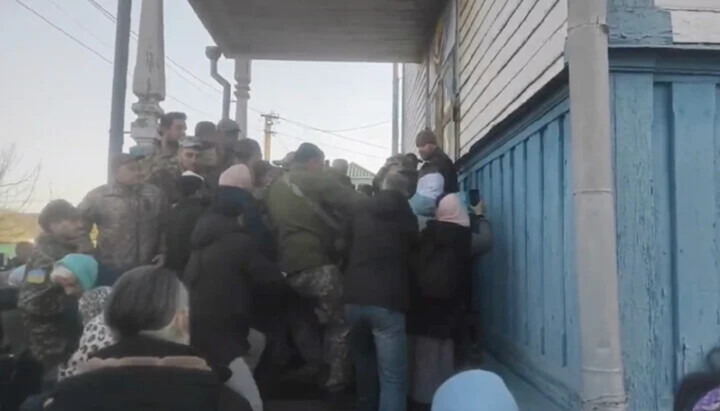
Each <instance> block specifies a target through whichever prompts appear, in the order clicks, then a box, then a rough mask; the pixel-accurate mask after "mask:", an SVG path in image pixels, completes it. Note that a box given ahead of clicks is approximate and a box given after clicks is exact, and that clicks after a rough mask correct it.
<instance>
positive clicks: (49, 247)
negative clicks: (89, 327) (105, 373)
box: [18, 235, 88, 370]
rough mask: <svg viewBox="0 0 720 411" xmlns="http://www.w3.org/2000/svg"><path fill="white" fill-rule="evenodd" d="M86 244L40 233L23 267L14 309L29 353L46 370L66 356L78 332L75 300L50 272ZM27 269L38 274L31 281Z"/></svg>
mask: <svg viewBox="0 0 720 411" xmlns="http://www.w3.org/2000/svg"><path fill="white" fill-rule="evenodd" d="M87 244H88V241H87V238H83V239H78V240H76V241H71V242H67V241H61V240H59V239H57V238H54V237H52V236H50V235H42V236H40V237H39V238H38V239H37V241H36V248H35V251H34V252H33V255H32V257H30V261H29V262H28V264H27V267H26V274H25V278H23V284H22V285H21V286H20V294H19V296H18V308H19V309H20V311H21V312H22V316H23V323H24V327H25V330H26V332H27V336H28V344H29V348H30V352H31V353H32V355H33V356H34V357H35V358H36V359H37V360H38V361H40V362H42V364H43V366H44V367H45V369H46V370H49V369H51V368H53V367H55V366H57V365H59V364H60V363H62V362H64V361H66V360H67V359H68V358H70V356H71V355H72V353H73V352H74V351H75V349H76V348H77V344H78V341H79V339H80V334H81V333H82V324H81V323H80V317H79V314H78V311H77V300H75V299H74V298H72V297H69V296H67V295H66V294H65V291H64V290H63V288H62V287H61V286H59V285H56V284H53V283H52V282H51V281H50V272H51V271H52V269H53V266H54V265H55V262H56V261H58V260H60V259H62V258H63V257H65V256H66V255H67V254H70V253H77V252H82V251H85V249H84V248H85V247H84V246H86V245H87ZM30 272H36V273H38V274H37V276H35V277H34V278H35V279H34V280H33V281H30V280H29V279H28V273H30ZM38 276H39V277H38Z"/></svg>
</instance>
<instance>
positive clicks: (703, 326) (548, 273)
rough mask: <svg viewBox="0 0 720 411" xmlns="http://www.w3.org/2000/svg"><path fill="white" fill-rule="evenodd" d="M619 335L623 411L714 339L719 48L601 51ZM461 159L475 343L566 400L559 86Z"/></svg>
mask: <svg viewBox="0 0 720 411" xmlns="http://www.w3.org/2000/svg"><path fill="white" fill-rule="evenodd" d="M610 91H611V103H612V108H611V109H612V110H611V112H612V116H613V118H612V121H613V127H612V130H613V139H614V162H615V163H614V171H615V182H616V211H617V241H618V244H617V247H618V250H617V251H618V275H619V287H620V290H619V298H620V321H621V333H622V335H621V338H622V346H623V362H624V367H625V380H626V387H627V390H628V394H629V399H630V410H632V411H649V410H662V411H669V410H671V409H672V400H673V398H672V393H673V391H674V389H675V387H676V386H677V383H678V382H679V381H680V379H682V377H683V376H684V375H686V374H687V373H689V372H692V371H697V370H700V369H702V368H703V365H704V362H703V361H704V357H705V355H706V354H707V353H708V352H709V350H710V349H712V348H714V347H716V346H718V345H720V275H719V274H720V53H716V52H712V51H672V50H650V49H648V50H644V51H641V50H612V51H611V90H610ZM493 140H494V142H492V143H487V144H486V146H485V147H484V148H483V149H481V150H480V152H478V153H477V154H474V157H472V158H470V159H469V161H466V162H465V164H466V166H464V168H463V183H464V188H465V189H466V190H469V189H471V188H478V189H479V190H480V192H481V195H482V198H483V199H484V200H485V201H486V203H487V206H488V210H487V214H488V217H489V219H490V221H491V222H492V224H493V229H494V235H495V245H494V249H493V251H492V253H491V254H489V255H487V256H485V257H483V258H481V259H480V260H479V261H477V262H476V264H475V271H474V280H475V282H474V287H475V289H474V295H475V298H474V304H475V308H476V309H477V310H478V311H479V312H480V313H481V323H482V326H483V333H484V338H485V343H486V345H487V347H488V349H489V350H490V352H491V353H492V354H493V355H495V356H496V357H498V359H500V360H501V361H502V362H503V363H505V364H506V365H508V366H509V367H510V368H511V369H512V370H513V371H515V372H516V373H518V374H519V375H520V376H522V377H523V378H525V379H526V380H527V381H528V382H530V383H531V384H532V385H534V386H535V387H536V388H538V389H539V390H540V391H542V392H544V393H545V394H546V395H547V396H548V397H549V398H551V399H552V400H553V401H554V402H556V403H558V404H559V405H560V406H561V407H563V408H564V409H568V410H573V409H577V406H578V397H579V396H578V392H579V390H580V340H579V323H578V301H577V282H576V274H575V270H574V262H575V255H574V252H573V244H574V239H573V236H574V219H573V210H572V207H573V203H572V175H571V171H572V170H571V164H570V148H571V144H572V138H571V131H570V124H569V102H568V98H567V91H566V90H559V91H558V92H557V93H556V94H555V95H554V96H551V97H548V98H547V99H546V101H544V102H542V103H540V104H538V105H537V108H535V109H534V110H533V111H532V112H530V113H528V114H527V115H525V116H523V117H522V118H517V119H515V121H514V126H513V127H512V128H510V129H508V131H506V132H504V133H503V134H502V135H497V136H494V137H493Z"/></svg>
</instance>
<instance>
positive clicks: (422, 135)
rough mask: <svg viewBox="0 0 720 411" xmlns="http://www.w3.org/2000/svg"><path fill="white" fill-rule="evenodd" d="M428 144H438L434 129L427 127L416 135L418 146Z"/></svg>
mask: <svg viewBox="0 0 720 411" xmlns="http://www.w3.org/2000/svg"><path fill="white" fill-rule="evenodd" d="M426 144H437V137H436V136H435V133H433V132H432V130H430V129H427V128H426V129H425V130H423V131H421V132H419V133H418V135H417V137H415V146H416V147H422V146H424V145H426Z"/></svg>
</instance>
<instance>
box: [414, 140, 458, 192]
mask: <svg viewBox="0 0 720 411" xmlns="http://www.w3.org/2000/svg"><path fill="white" fill-rule="evenodd" d="M432 173H440V174H441V175H442V176H443V179H444V180H445V189H444V192H445V193H457V192H458V191H460V186H459V185H458V178H457V170H456V169H455V165H454V164H453V161H452V160H451V159H450V157H448V156H447V154H445V152H444V151H442V150H441V149H440V147H438V148H437V150H435V152H434V153H433V154H432V156H430V158H429V159H427V161H425V164H423V166H422V168H420V173H419V175H418V178H422V177H423V176H425V175H427V174H432Z"/></svg>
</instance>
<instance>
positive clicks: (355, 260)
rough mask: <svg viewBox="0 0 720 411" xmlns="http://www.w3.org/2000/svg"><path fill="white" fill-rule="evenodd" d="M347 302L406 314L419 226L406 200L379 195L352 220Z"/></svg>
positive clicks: (397, 195) (392, 193)
mask: <svg viewBox="0 0 720 411" xmlns="http://www.w3.org/2000/svg"><path fill="white" fill-rule="evenodd" d="M352 233H353V236H352V247H351V252H350V263H349V265H348V268H347V271H346V273H345V286H344V292H345V302H346V303H347V304H358V305H374V306H379V307H384V308H387V309H390V310H394V311H400V312H405V311H407V309H408V307H409V299H410V294H409V292H410V283H409V270H410V266H409V264H410V257H411V256H410V251H411V247H412V246H413V244H414V243H415V242H417V239H418V223H417V219H416V218H415V215H413V212H412V210H411V209H410V205H409V204H408V201H407V197H406V196H405V195H403V194H401V193H399V192H397V191H380V192H379V193H377V194H376V195H375V197H373V198H372V202H371V204H370V206H369V207H368V208H367V210H364V211H362V212H360V213H359V214H358V215H357V216H356V217H355V219H354V220H353V229H352Z"/></svg>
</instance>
